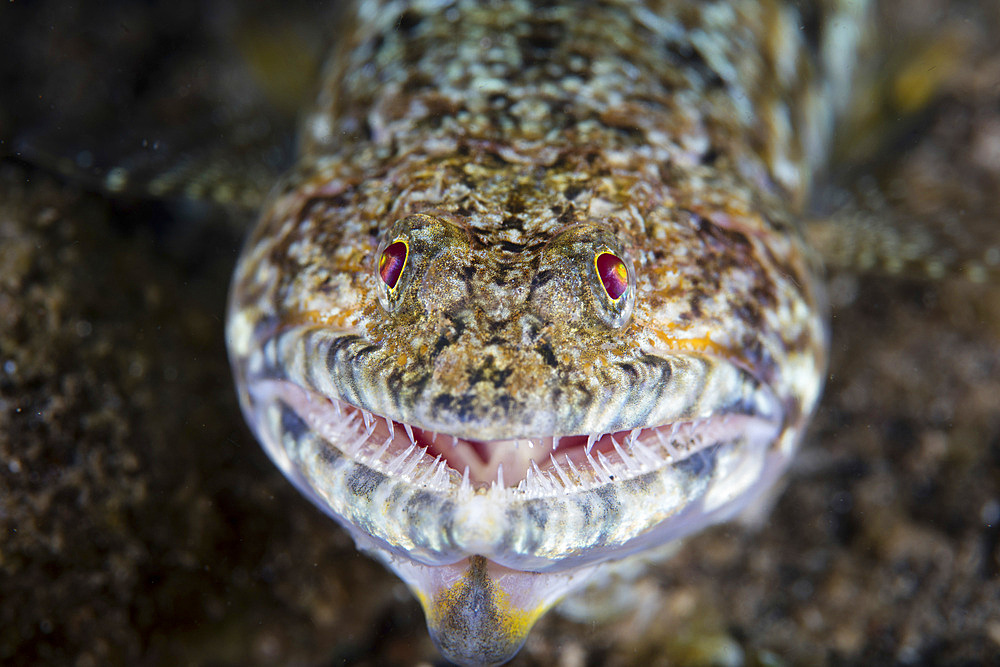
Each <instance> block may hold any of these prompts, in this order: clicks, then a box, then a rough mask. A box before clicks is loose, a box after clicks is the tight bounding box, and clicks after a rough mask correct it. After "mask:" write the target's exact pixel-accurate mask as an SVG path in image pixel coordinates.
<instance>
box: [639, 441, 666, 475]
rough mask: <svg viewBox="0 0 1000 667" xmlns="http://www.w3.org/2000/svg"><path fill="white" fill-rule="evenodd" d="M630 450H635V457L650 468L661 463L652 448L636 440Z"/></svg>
mask: <svg viewBox="0 0 1000 667" xmlns="http://www.w3.org/2000/svg"><path fill="white" fill-rule="evenodd" d="M632 451H633V452H635V455H636V458H638V459H639V460H640V461H642V462H643V463H645V464H646V465H647V466H649V467H650V468H656V467H658V466H659V465H660V464H661V463H663V462H662V461H661V460H660V459H659V458H657V456H656V454H654V453H653V450H651V449H650V448H649V447H647V446H646V445H644V444H642V443H641V442H639V441H638V440H637V441H636V443H635V445H634V446H633V449H632Z"/></svg>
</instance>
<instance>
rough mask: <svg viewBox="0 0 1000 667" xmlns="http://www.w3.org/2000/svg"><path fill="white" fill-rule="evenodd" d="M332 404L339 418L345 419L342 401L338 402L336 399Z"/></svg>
mask: <svg viewBox="0 0 1000 667" xmlns="http://www.w3.org/2000/svg"><path fill="white" fill-rule="evenodd" d="M330 403H332V404H333V410H334V412H336V413H337V416H338V417H340V418H341V419H343V418H344V412H343V410H341V408H340V401H338V400H337V399H335V398H334V399H332V400H331V401H330Z"/></svg>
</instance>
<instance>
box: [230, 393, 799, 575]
mask: <svg viewBox="0 0 1000 667" xmlns="http://www.w3.org/2000/svg"><path fill="white" fill-rule="evenodd" d="M756 388H757V389H758V390H759V391H758V392H757V394H755V396H757V398H758V402H757V404H755V405H757V407H758V408H760V409H758V410H748V409H747V408H748V407H752V406H747V405H744V406H742V407H743V408H744V413H743V414H739V413H714V414H711V415H709V416H707V417H705V418H699V419H696V420H691V421H689V422H683V423H679V424H680V426H679V428H681V427H683V428H689V429H691V431H692V432H702V433H704V432H707V431H706V430H710V429H713V428H714V429H716V431H715V436H716V437H717V438H718V441H716V442H707V443H703V444H702V446H697V447H690V448H689V449H687V450H685V451H684V453H683V455H682V456H680V457H679V458H678V459H677V460H670V459H669V458H660V459H655V460H652V461H650V460H649V457H648V455H647V456H646V460H645V461H643V460H642V459H641V457H640V456H639V455H636V457H635V459H634V461H638V462H639V464H640V465H639V466H638V467H637V468H636V469H633V470H628V469H627V466H622V465H619V467H618V473H615V474H611V473H609V472H608V471H607V470H606V469H605V470H604V472H603V473H602V472H600V470H601V466H602V465H607V463H606V461H611V462H612V463H614V461H613V456H614V455H613V454H612V453H611V450H606V451H607V452H608V453H606V454H604V459H603V460H599V459H601V457H594V458H595V461H598V460H599V462H598V463H597V464H594V465H592V469H591V471H590V472H587V471H585V470H583V471H581V470H577V471H573V472H568V464H567V466H564V467H563V473H564V474H565V475H567V476H569V477H571V478H572V479H571V482H572V483H569V484H567V483H560V482H563V481H564V480H562V479H561V478H562V475H560V474H559V473H558V471H556V470H555V469H554V468H551V467H548V468H546V466H539V467H538V468H535V467H533V466H529V467H530V469H531V470H532V473H531V475H532V479H528V476H526V477H525V478H524V479H521V480H519V481H518V480H508V481H509V482H511V484H510V485H505V484H497V483H496V482H493V483H490V484H473V483H471V480H469V479H468V478H465V477H463V475H462V474H460V473H459V472H458V471H457V470H454V469H452V468H450V467H448V466H447V465H446V464H444V463H443V462H442V458H441V457H436V458H432V457H431V456H427V455H422V456H420V457H419V458H418V457H416V456H414V455H413V452H412V451H411V452H410V455H408V456H407V457H403V459H404V460H403V462H398V461H397V463H396V464H395V466H394V467H393V468H392V469H390V468H389V467H388V466H387V464H386V462H385V460H382V461H381V462H379V461H375V460H372V459H371V458H370V457H368V458H366V457H365V456H357V453H358V452H360V451H374V450H375V449H376V448H377V447H378V446H379V444H378V443H377V442H374V440H377V439H378V438H369V437H367V436H366V437H363V438H362V440H363V442H361V443H360V444H358V443H357V442H354V443H353V444H352V443H351V442H349V441H347V442H346V444H345V440H344V439H343V438H342V437H341V436H342V435H343V434H342V432H340V431H337V429H336V428H334V427H335V426H336V423H335V422H334V421H333V420H331V419H329V417H330V415H331V414H332V413H333V412H335V411H337V410H338V409H339V410H341V411H342V412H344V413H346V412H353V413H354V426H355V427H356V430H354V431H352V433H354V435H355V436H359V435H360V436H364V435H365V433H364V431H365V429H364V422H365V417H364V414H363V413H362V411H361V410H360V409H359V408H356V407H354V406H350V405H348V404H346V403H342V402H340V401H339V399H330V398H329V397H327V396H324V395H322V394H320V393H319V392H317V391H315V390H312V389H307V388H304V387H302V386H301V385H298V384H297V383H295V382H293V381H291V380H288V379H287V378H278V379H266V378H257V379H255V380H253V381H252V382H251V383H250V384H249V385H248V387H247V391H246V393H245V397H246V398H247V401H248V402H247V403H245V404H244V409H245V410H246V411H247V416H248V421H249V422H250V423H251V424H252V425H253V426H254V429H255V431H256V432H257V435H258V438H259V440H260V441H261V442H262V443H264V446H265V449H266V450H267V452H268V453H269V455H270V456H271V458H272V459H273V460H274V461H275V463H276V464H277V465H278V467H279V468H280V469H281V470H282V471H283V472H284V474H285V475H286V477H288V478H289V479H290V480H291V481H292V482H293V483H294V484H295V485H296V486H297V487H298V488H299V490H300V491H301V492H303V494H305V495H306V496H307V497H309V498H310V499H311V500H312V501H313V502H314V503H315V504H316V505H317V506H319V507H320V508H321V509H323V510H324V511H326V512H327V513H328V514H330V515H331V516H332V517H333V518H335V519H336V520H337V521H338V522H339V523H341V525H343V526H344V527H346V528H347V529H348V530H349V532H351V533H352V535H353V536H354V537H355V540H356V541H358V543H359V544H362V543H364V544H367V545H369V548H371V549H374V550H376V551H383V552H385V553H392V554H394V555H395V556H397V557H402V558H406V559H412V560H414V561H416V562H420V563H424V564H426V565H440V564H446V563H452V562H456V561H458V560H461V559H463V558H467V557H469V556H470V555H474V554H480V555H483V556H485V557H487V558H489V559H491V560H492V561H494V562H496V563H498V564H501V565H503V566H505V567H510V568H513V569H520V570H525V571H536V572H543V571H563V570H565V569H567V568H572V567H576V566H579V565H581V564H585V563H591V562H597V561H600V560H604V559H607V558H619V557H622V556H624V555H627V554H629V553H633V552H635V551H637V550H640V549H645V548H648V547H650V546H654V545H656V544H659V543H662V542H664V541H669V540H672V539H676V538H678V537H681V536H683V535H686V534H688V533H691V532H695V531H697V530H700V529H701V528H703V527H704V526H706V525H709V524H711V523H716V522H719V521H723V520H726V519H729V518H731V517H732V516H733V515H734V514H735V513H736V512H737V511H738V510H739V509H741V508H742V507H743V506H745V504H746V500H745V499H746V498H750V497H752V496H754V495H755V494H756V493H757V492H758V491H759V490H761V489H763V488H766V487H767V486H770V484H771V483H772V482H773V480H774V479H775V477H776V476H777V472H775V471H779V472H780V469H781V468H782V467H783V466H782V465H772V464H771V461H772V459H775V457H777V460H780V461H785V460H786V459H787V456H788V453H789V452H788V451H787V450H786V449H782V448H779V447H775V446H774V445H775V443H776V442H777V441H778V440H779V439H780V437H783V435H784V433H785V431H786V430H787V429H786V426H785V424H784V419H783V417H782V412H781V410H780V404H779V403H778V400H777V398H776V397H775V395H774V393H773V392H771V391H770V390H769V389H767V388H766V386H756ZM335 401H336V402H335ZM273 406H279V407H280V406H285V407H286V408H288V410H289V415H290V416H289V419H290V420H292V421H293V422H294V424H292V426H295V427H296V428H299V429H300V430H301V431H302V434H303V435H302V438H299V439H296V438H295V437H288V436H289V435H290V433H289V432H287V431H286V430H283V429H285V425H284V423H283V422H282V421H281V420H275V419H273V418H272V419H271V420H270V422H269V424H270V425H268V424H267V423H265V421H266V419H265V415H266V413H267V411H268V410H269V409H270V407H273ZM369 414H370V413H369ZM369 419H370V420H373V421H372V423H374V420H375V419H378V420H383V423H386V422H384V418H383V417H378V418H376V417H375V416H374V415H372V416H371V417H369ZM338 423H339V422H338ZM685 424H686V425H687V426H685ZM296 425H297V426H296ZM737 427H738V428H737ZM269 429H270V430H269ZM793 430H794V429H793ZM338 434H339V435H338ZM369 440H372V442H369ZM618 444H619V445H621V443H618ZM409 449H415V448H409ZM612 449H613V448H612ZM557 451H558V450H557ZM397 456H401V454H398V455H397ZM720 460H721V461H723V463H724V465H723V464H720V463H719V462H720ZM620 463H621V462H620V461H619V464H620ZM404 464H405V465H404ZM726 466H728V467H729V468H734V469H737V470H736V473H733V471H732V470H729V471H728V472H727V471H726V470H723V472H722V473H719V472H717V471H718V470H720V469H724V468H726ZM578 468H582V466H578ZM739 468H746V471H744V472H742V473H740V472H739V470H738V469H739ZM539 471H540V472H539ZM761 471H763V472H766V473H767V474H762V472H761ZM733 479H735V480H736V482H738V485H739V486H738V488H737V490H736V491H733V492H731V490H730V488H729V486H731V485H732V480H733ZM767 480H770V481H767ZM727 485H729V486H727ZM713 489H714V490H713ZM581 512H582V513H583V514H582V515H581ZM581 516H583V517H584V518H581ZM567 526H568V527H567Z"/></svg>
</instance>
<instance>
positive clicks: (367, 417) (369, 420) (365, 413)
mask: <svg viewBox="0 0 1000 667" xmlns="http://www.w3.org/2000/svg"><path fill="white" fill-rule="evenodd" d="M361 418H362V419H364V420H365V428H369V427H370V426H371V425H372V413H370V412H368V411H367V410H362V411H361Z"/></svg>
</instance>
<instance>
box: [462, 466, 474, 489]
mask: <svg viewBox="0 0 1000 667" xmlns="http://www.w3.org/2000/svg"><path fill="white" fill-rule="evenodd" d="M461 490H462V491H466V492H470V493H471V492H472V484H471V483H470V482H469V466H465V472H463V473H462V486H461Z"/></svg>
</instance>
